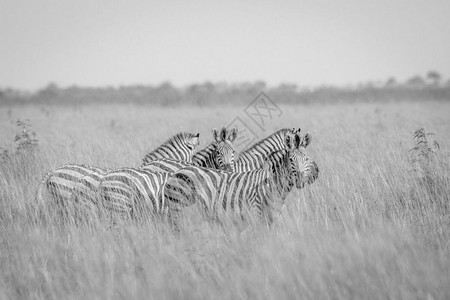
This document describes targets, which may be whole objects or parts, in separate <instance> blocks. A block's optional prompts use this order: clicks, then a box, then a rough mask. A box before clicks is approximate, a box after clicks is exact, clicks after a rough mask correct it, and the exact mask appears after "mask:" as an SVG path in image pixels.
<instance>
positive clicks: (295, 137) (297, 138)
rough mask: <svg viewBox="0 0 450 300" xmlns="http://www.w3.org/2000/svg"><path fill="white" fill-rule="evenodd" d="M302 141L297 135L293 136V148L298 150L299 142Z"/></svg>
mask: <svg viewBox="0 0 450 300" xmlns="http://www.w3.org/2000/svg"><path fill="white" fill-rule="evenodd" d="M301 141H302V138H301V137H300V134H299V133H296V134H294V148H296V149H297V148H298V147H299V146H300V142H301Z"/></svg>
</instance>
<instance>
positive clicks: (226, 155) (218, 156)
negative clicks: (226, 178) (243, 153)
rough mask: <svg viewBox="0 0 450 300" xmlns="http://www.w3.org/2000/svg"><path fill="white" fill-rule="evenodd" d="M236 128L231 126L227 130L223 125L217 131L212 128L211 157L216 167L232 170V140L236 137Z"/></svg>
mask: <svg viewBox="0 0 450 300" xmlns="http://www.w3.org/2000/svg"><path fill="white" fill-rule="evenodd" d="M237 133H238V130H237V128H233V129H231V130H230V131H228V130H227V129H226V128H225V127H222V129H221V130H220V131H219V130H217V129H215V128H214V129H213V130H212V134H213V144H214V150H213V158H214V163H215V165H216V169H219V170H225V171H234V152H235V151H234V146H233V142H234V140H235V139H236V137H237Z"/></svg>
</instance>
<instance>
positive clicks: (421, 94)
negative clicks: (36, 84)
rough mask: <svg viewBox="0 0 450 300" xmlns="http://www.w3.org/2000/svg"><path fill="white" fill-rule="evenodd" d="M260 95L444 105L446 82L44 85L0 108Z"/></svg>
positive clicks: (224, 100) (8, 92) (4, 95)
mask: <svg viewBox="0 0 450 300" xmlns="http://www.w3.org/2000/svg"><path fill="white" fill-rule="evenodd" d="M261 91H264V92H266V93H267V94H268V95H269V97H271V98H272V99H274V100H276V101H277V102H280V103H288V104H296V103H303V104H309V103H332V102H363V101H366V102H367V101H398V100H405V101H407V100H450V80H447V81H446V82H444V81H443V79H442V76H441V75H440V74H439V73H438V72H435V71H430V72H428V73H427V74H426V76H425V77H421V76H418V75H417V76H413V77H411V78H410V79H408V80H406V81H405V82H398V81H397V80H396V79H395V78H393V77H392V78H389V79H388V80H386V81H385V82H368V83H364V84H359V85H357V86H348V87H333V86H319V87H315V88H301V87H298V86H297V85H294V84H281V85H279V86H277V87H268V86H267V85H266V84H265V83H264V82H262V81H257V82H246V83H239V84H227V83H211V82H205V83H202V84H192V85H190V86H187V87H183V88H181V87H175V86H173V85H172V84H171V83H169V82H165V83H162V84H160V85H158V86H151V85H132V86H121V87H101V88H98V87H97V88H94V87H77V86H71V87H67V88H61V87H58V86H57V85H56V84H55V83H50V84H49V85H47V86H46V87H45V88H43V89H41V90H39V91H37V92H33V93H28V92H22V91H18V90H15V89H11V88H3V89H0V104H25V103H33V104H89V103H133V104H153V105H160V106H176V105H198V106H207V105H217V104H230V105H234V104H242V103H248V101H251V100H252V99H254V97H256V96H257V95H258V94H259V93H260V92H261Z"/></svg>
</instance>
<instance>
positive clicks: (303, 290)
mask: <svg viewBox="0 0 450 300" xmlns="http://www.w3.org/2000/svg"><path fill="white" fill-rule="evenodd" d="M282 109H283V111H284V113H283V115H282V116H281V117H280V118H275V119H274V120H272V121H270V122H268V124H266V127H265V129H266V131H265V132H261V130H259V131H257V134H258V135H259V136H260V137H264V136H266V135H268V134H269V133H271V132H273V131H274V130H276V129H280V128H283V127H301V128H302V132H303V133H305V132H310V133H311V134H312V143H311V145H310V147H309V155H310V157H311V158H313V159H314V160H315V161H316V162H317V164H318V166H319V168H320V174H319V179H318V180H317V181H316V182H315V183H314V184H313V185H311V186H307V187H306V188H305V189H304V190H301V191H298V190H295V191H294V192H292V193H291V195H290V196H289V197H288V199H287V203H286V205H285V206H284V208H283V210H282V212H281V214H280V215H279V216H278V217H277V220H276V222H275V224H274V226H273V227H272V228H267V227H258V226H251V227H249V228H247V230H245V231H240V230H239V229H237V228H234V227H232V226H225V227H221V226H219V225H217V224H212V223H209V222H206V221H202V220H196V219H194V218H190V219H189V218H185V220H184V222H183V227H182V228H181V232H180V234H175V233H173V232H172V231H171V230H169V229H168V228H166V227H164V226H162V225H161V224H152V223H145V224H124V225H122V226H120V227H118V228H113V229H108V224H105V223H102V222H99V223H93V224H89V225H86V226H79V227H76V226H73V225H67V224H62V223H60V222H59V221H58V219H57V218H56V217H54V213H53V211H52V210H51V206H48V207H47V206H46V207H47V208H46V209H42V207H41V205H40V204H38V203H35V200H34V197H35V191H36V189H37V186H38V183H39V181H40V179H41V177H42V176H43V174H44V173H45V172H47V171H49V170H51V169H53V168H55V167H57V166H59V165H62V164H66V163H69V162H77V163H87V164H93V165H98V166H105V167H120V166H138V165H140V162H141V159H142V158H143V156H144V154H145V153H146V152H148V151H149V150H151V149H152V148H154V147H156V146H158V145H159V144H160V143H162V142H164V141H165V140H166V139H167V138H168V137H169V136H171V135H172V134H174V133H176V132H179V131H192V132H200V138H201V146H204V145H206V144H207V143H208V142H209V141H210V140H211V133H210V131H211V128H213V127H220V126H223V125H226V124H228V123H229V122H231V121H232V120H233V119H234V118H235V117H236V116H243V112H242V109H241V108H230V107H220V108H216V109H213V108H182V109H176V108H152V107H149V106H132V105H91V106H78V107H68V106H67V107H66V106H55V107H51V106H46V107H37V106H22V107H20V106H13V107H0V127H1V128H2V129H1V131H0V146H1V147H3V148H7V149H9V150H10V152H11V149H12V148H13V147H14V136H15V134H16V132H17V127H16V121H17V120H25V119H29V122H30V123H31V125H32V127H31V130H33V131H35V132H36V135H37V139H38V147H37V149H36V150H34V151H25V152H24V153H23V154H19V155H11V158H9V159H6V160H5V161H4V162H2V163H1V165H0V167H1V168H0V197H1V198H0V299H22V298H32V299H168V298H170V299H172V298H183V299H217V298H220V299H248V298H250V299H253V298H256V299H265V298H268V299H352V298H353V299H368V298H370V299H389V298H390V299H449V298H450V284H449V283H450V203H449V198H450V179H449V175H450V167H449V163H450V161H449V148H448V147H449V145H450V135H449V132H450V118H449V114H448V112H449V111H450V103H445V102H433V101H423V102H414V103H407V102H401V103H385V104H376V103H365V104H364V103H363V104H353V105H351V104H345V105H310V106H282ZM421 127H424V128H425V129H426V130H427V131H429V132H433V133H434V134H435V138H436V140H437V141H438V142H439V144H440V149H439V150H437V151H436V155H435V154H430V155H431V157H432V158H431V159H430V160H429V161H427V160H422V162H419V164H420V165H421V167H422V170H421V171H420V172H418V171H417V172H416V171H414V170H413V169H414V166H413V164H412V163H411V161H410V156H409V152H408V150H409V149H411V148H412V147H413V146H414V144H413V143H412V136H413V132H414V131H415V130H416V129H418V128H421ZM48 201H49V202H50V199H48Z"/></svg>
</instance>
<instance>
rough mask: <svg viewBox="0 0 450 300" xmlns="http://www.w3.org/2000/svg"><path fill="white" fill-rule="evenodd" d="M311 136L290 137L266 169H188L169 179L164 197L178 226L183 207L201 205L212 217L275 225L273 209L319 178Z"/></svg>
mask: <svg viewBox="0 0 450 300" xmlns="http://www.w3.org/2000/svg"><path fill="white" fill-rule="evenodd" d="M310 142H311V135H310V134H307V135H306V136H305V137H304V138H303V139H302V138H301V137H300V134H299V133H297V132H296V133H295V134H293V135H290V134H287V135H286V136H285V139H284V142H283V144H284V149H282V150H277V151H275V152H272V153H271V154H270V155H269V156H268V158H267V159H266V161H265V163H264V165H263V168H259V169H257V170H252V171H247V172H225V171H221V170H215V169H211V168H202V167H197V166H188V167H185V168H183V169H180V170H179V171H177V172H175V173H173V174H172V175H170V176H169V178H168V179H167V183H166V185H165V188H164V197H165V198H166V199H165V200H166V202H167V203H168V205H169V212H170V214H171V219H172V220H173V222H174V223H175V225H176V223H177V218H178V215H179V213H180V211H181V207H186V206H189V205H191V204H192V203H195V202H197V203H198V204H199V205H200V207H202V208H203V211H204V212H205V213H206V214H207V215H208V216H210V217H213V218H217V217H219V216H220V215H222V214H225V215H229V214H231V215H237V216H241V217H242V216H243V215H244V214H245V213H250V215H251V216H255V217H256V216H257V215H258V216H259V217H261V218H262V217H263V215H267V216H268V217H269V222H271V220H272V217H271V207H272V206H273V205H274V203H275V202H281V203H283V202H284V200H285V199H286V197H287V195H288V194H289V192H290V191H291V190H292V188H293V187H294V186H295V187H297V188H302V187H303V186H304V184H305V183H311V182H313V181H314V180H315V179H316V178H314V177H315V176H317V175H318V169H317V170H315V166H317V165H316V164H315V163H311V161H310V160H309V158H308V156H307V153H306V147H307V146H308V145H309V144H310Z"/></svg>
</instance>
